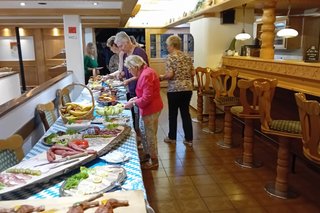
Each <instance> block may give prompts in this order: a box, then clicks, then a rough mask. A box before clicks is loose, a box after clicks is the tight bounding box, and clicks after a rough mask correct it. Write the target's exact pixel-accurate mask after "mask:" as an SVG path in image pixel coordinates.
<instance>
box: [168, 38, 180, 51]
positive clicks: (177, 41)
mask: <svg viewBox="0 0 320 213" xmlns="http://www.w3.org/2000/svg"><path fill="white" fill-rule="evenodd" d="M166 44H167V45H169V46H172V47H174V48H175V49H177V50H180V49H181V38H180V37H179V36H176V35H171V36H169V37H168V38H167V40H166Z"/></svg>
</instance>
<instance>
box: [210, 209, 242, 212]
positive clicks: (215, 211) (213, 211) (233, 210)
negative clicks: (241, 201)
mask: <svg viewBox="0 0 320 213" xmlns="http://www.w3.org/2000/svg"><path fill="white" fill-rule="evenodd" d="M210 212H213V213H237V210H235V209H234V210H231V209H229V210H219V211H210Z"/></svg>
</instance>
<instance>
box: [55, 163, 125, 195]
mask: <svg viewBox="0 0 320 213" xmlns="http://www.w3.org/2000/svg"><path fill="white" fill-rule="evenodd" d="M83 168H84V169H83ZM80 171H81V172H80V173H77V174H75V175H73V176H71V177H69V178H68V179H67V180H65V181H64V182H63V183H62V185H61V187H60V190H59V192H60V196H76V195H78V196H79V195H90V194H97V193H102V192H108V191H110V190H112V189H114V188H116V187H118V186H119V185H121V183H122V182H124V180H125V179H126V177H127V173H126V170H125V169H124V168H123V167H121V166H113V165H107V166H97V167H94V168H85V167H81V168H80ZM81 173H82V174H86V178H84V179H81V180H78V179H76V176H79V175H81ZM74 180H76V181H77V182H76V183H74V182H75V181H74Z"/></svg>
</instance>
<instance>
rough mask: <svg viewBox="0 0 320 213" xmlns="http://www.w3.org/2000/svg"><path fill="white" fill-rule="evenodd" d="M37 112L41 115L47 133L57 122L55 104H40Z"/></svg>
mask: <svg viewBox="0 0 320 213" xmlns="http://www.w3.org/2000/svg"><path fill="white" fill-rule="evenodd" d="M37 111H38V113H39V115H40V118H41V121H42V123H43V125H44V128H45V130H46V131H47V130H48V129H49V128H50V126H52V125H53V124H54V122H55V121H56V120H57V116H56V114H55V108H54V104H53V103H52V102H49V103H46V104H38V106H37Z"/></svg>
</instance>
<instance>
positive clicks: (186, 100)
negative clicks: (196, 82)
mask: <svg viewBox="0 0 320 213" xmlns="http://www.w3.org/2000/svg"><path fill="white" fill-rule="evenodd" d="M191 96H192V91H183V92H168V93H167V97H168V105H169V135H168V137H169V138H170V139H172V140H175V139H176V138H177V117H178V109H180V114H181V119H182V126H183V131H184V136H185V140H187V141H192V140H193V131H192V121H191V116H190V112H189V105H190V100H191Z"/></svg>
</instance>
